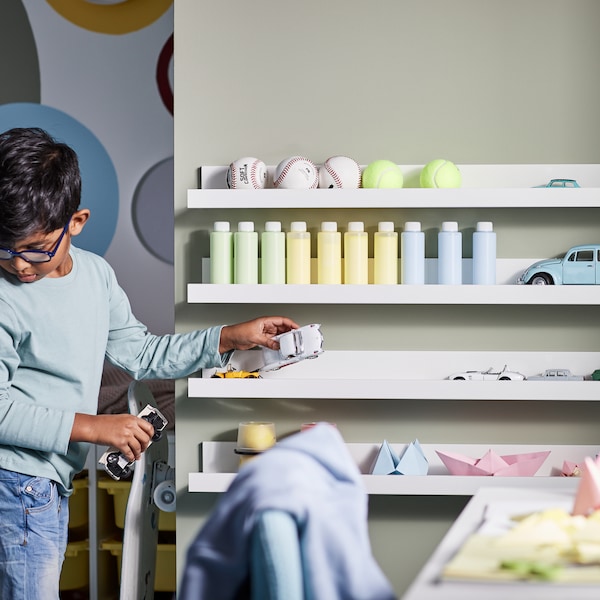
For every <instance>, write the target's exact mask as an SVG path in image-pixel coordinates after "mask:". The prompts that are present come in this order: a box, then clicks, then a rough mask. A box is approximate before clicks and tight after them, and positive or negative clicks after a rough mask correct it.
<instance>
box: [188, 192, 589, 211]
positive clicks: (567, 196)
mask: <svg viewBox="0 0 600 600" xmlns="http://www.w3.org/2000/svg"><path fill="white" fill-rule="evenodd" d="M187 194H188V195H187V206H188V208H201V209H208V208H211V209H228V208H256V209H258V208H279V209H292V208H293V209H297V208H307V209H308V208H310V209H315V208H328V209H331V208H340V209H343V208H365V209H370V208H600V188H578V189H552V188H458V189H421V188H402V189H356V190H344V189H336V190H324V189H316V190H278V189H264V190H229V189H190V190H188V192H187Z"/></svg>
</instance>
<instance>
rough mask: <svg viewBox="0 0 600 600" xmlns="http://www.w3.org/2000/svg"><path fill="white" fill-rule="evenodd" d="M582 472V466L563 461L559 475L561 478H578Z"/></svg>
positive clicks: (570, 461)
mask: <svg viewBox="0 0 600 600" xmlns="http://www.w3.org/2000/svg"><path fill="white" fill-rule="evenodd" d="M582 471H583V467H582V465H580V464H579V463H576V462H573V461H572V460H564V461H563V466H562V472H561V475H562V476H563V477H579V476H580V475H581V472H582Z"/></svg>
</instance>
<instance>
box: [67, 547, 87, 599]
mask: <svg viewBox="0 0 600 600" xmlns="http://www.w3.org/2000/svg"><path fill="white" fill-rule="evenodd" d="M89 555H90V545H89V542H88V540H83V541H81V542H69V543H68V544H67V551H66V553H65V562H64V564H63V568H62V573H61V574H60V589H61V590H63V591H67V590H78V589H80V588H84V587H87V586H88V585H89V583H90V563H89Z"/></svg>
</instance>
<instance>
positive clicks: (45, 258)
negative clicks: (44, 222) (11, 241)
mask: <svg viewBox="0 0 600 600" xmlns="http://www.w3.org/2000/svg"><path fill="white" fill-rule="evenodd" d="M70 222H71V220H70V219H69V223H70ZM69 223H67V224H66V225H65V226H64V227H63V230H62V233H61V234H60V237H59V238H58V240H56V245H55V246H54V248H53V249H52V250H50V251H48V250H23V252H15V251H14V250H11V249H10V248H0V260H12V259H13V258H15V257H17V256H18V257H19V258H22V259H23V260H24V261H26V262H28V263H45V262H50V261H51V260H52V259H53V258H54V255H55V254H56V253H57V252H58V248H59V246H60V243H61V242H62V239H63V238H64V237H65V233H67V229H68V228H69Z"/></svg>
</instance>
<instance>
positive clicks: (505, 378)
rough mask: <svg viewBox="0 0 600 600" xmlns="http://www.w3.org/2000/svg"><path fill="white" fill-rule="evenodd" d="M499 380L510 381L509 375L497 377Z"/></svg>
mask: <svg viewBox="0 0 600 600" xmlns="http://www.w3.org/2000/svg"><path fill="white" fill-rule="evenodd" d="M498 380H499V381H510V377H498Z"/></svg>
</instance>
